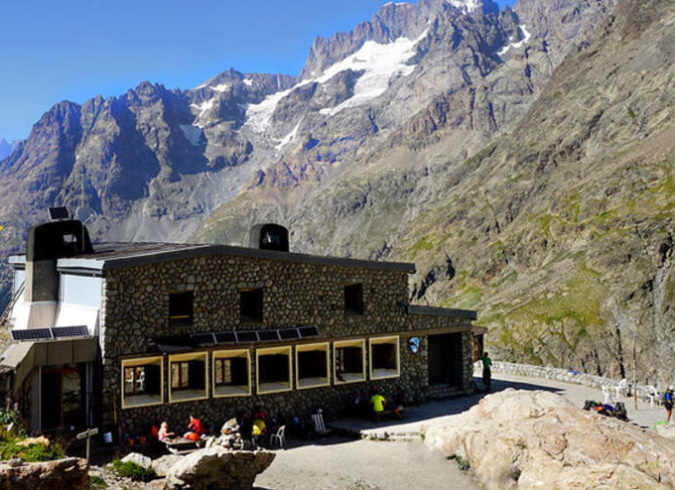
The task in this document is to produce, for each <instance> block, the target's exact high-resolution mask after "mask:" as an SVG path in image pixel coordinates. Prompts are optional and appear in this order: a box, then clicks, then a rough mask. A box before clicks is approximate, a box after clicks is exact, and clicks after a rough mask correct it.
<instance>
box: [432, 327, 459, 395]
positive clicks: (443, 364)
mask: <svg viewBox="0 0 675 490" xmlns="http://www.w3.org/2000/svg"><path fill="white" fill-rule="evenodd" d="M463 374H464V369H463V360H462V334H459V333H450V334H444V335H430V336H429V384H430V385H434V384H447V385H450V386H454V387H457V388H461V386H462V384H463Z"/></svg>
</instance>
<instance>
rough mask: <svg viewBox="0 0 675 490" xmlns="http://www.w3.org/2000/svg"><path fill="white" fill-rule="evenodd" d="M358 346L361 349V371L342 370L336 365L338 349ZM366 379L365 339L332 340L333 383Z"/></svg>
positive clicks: (358, 381) (357, 381)
mask: <svg viewBox="0 0 675 490" xmlns="http://www.w3.org/2000/svg"><path fill="white" fill-rule="evenodd" d="M350 347H358V348H360V349H361V373H360V374H359V373H358V372H356V371H344V370H343V369H340V366H339V365H338V364H339V362H340V357H341V356H339V355H338V350H339V349H344V348H350ZM365 380H366V340H365V339H353V340H336V341H334V342H333V384H336V385H339V384H348V383H360V382H363V381H365Z"/></svg>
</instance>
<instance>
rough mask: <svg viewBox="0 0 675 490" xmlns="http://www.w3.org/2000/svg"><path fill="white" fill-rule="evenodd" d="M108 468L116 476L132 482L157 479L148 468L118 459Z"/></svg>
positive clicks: (153, 472)
mask: <svg viewBox="0 0 675 490" xmlns="http://www.w3.org/2000/svg"><path fill="white" fill-rule="evenodd" d="M110 468H111V469H112V470H113V471H114V472H115V473H117V475H119V476H121V477H124V478H130V479H132V480H133V481H141V482H149V481H151V480H154V479H155V478H157V474H156V473H155V471H154V470H152V469H150V468H144V467H143V466H141V465H139V464H136V463H133V462H131V461H121V460H119V459H116V460H114V461H113V462H112V463H110Z"/></svg>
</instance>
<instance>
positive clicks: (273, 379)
mask: <svg viewBox="0 0 675 490" xmlns="http://www.w3.org/2000/svg"><path fill="white" fill-rule="evenodd" d="M256 368H257V369H256V373H257V382H258V393H276V392H279V391H288V390H290V389H291V388H292V386H291V348H290V347H275V348H269V349H259V350H258V351H257V352H256Z"/></svg>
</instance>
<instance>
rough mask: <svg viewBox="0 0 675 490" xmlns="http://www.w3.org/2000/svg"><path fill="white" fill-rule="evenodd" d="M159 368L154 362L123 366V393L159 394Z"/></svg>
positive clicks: (131, 394) (130, 394)
mask: <svg viewBox="0 0 675 490" xmlns="http://www.w3.org/2000/svg"><path fill="white" fill-rule="evenodd" d="M160 380H161V373H160V368H159V366H157V365H154V364H147V365H143V366H133V367H126V368H124V394H125V395H129V396H133V395H159V394H160V393H161V385H160Z"/></svg>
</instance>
